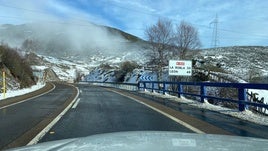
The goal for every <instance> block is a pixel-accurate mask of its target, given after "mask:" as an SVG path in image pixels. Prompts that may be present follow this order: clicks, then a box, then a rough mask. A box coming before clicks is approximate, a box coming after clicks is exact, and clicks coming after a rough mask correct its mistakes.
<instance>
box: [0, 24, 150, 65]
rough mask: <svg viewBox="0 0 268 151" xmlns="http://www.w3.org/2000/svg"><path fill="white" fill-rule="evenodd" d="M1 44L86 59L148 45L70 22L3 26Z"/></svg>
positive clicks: (101, 28)
mask: <svg viewBox="0 0 268 151" xmlns="http://www.w3.org/2000/svg"><path fill="white" fill-rule="evenodd" d="M0 41H1V42H2V43H7V44H8V45H10V46H11V47H17V48H21V49H23V50H26V51H31V52H36V53H37V54H43V55H49V56H55V57H65V58H69V57H72V58H79V59H84V60H86V59H88V58H89V57H92V55H102V56H111V54H112V55H113V56H121V55H124V54H127V53H129V52H133V51H134V52H135V51H136V52H138V51H141V50H142V49H144V47H146V45H147V43H146V41H144V40H142V39H140V38H138V37H136V36H133V35H131V34H128V33H126V32H124V31H121V30H118V29H115V28H112V27H107V26H100V25H95V24H86V25H79V24H77V25H76V24H68V23H66V24H64V23H63V24H56V23H55V24H52V23H50V24H48V23H35V24H23V25H9V24H5V25H1V26H0Z"/></svg>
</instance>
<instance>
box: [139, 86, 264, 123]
mask: <svg viewBox="0 0 268 151" xmlns="http://www.w3.org/2000/svg"><path fill="white" fill-rule="evenodd" d="M143 93H146V94H150V95H155V96H157V97H161V98H169V99H171V100H173V101H176V102H181V103H186V104H188V105H192V106H195V107H198V108H202V109H208V110H211V111H216V112H219V113H222V114H226V115H230V116H233V117H236V118H240V119H243V120H246V121H250V122H254V123H257V124H261V125H267V126H268V116H264V115H259V114H254V113H253V112H251V111H249V110H245V111H243V112H240V111H239V110H238V109H229V108H226V107H222V106H216V105H212V104H210V103H208V102H207V101H205V103H201V102H198V101H194V100H189V99H186V98H184V97H182V98H178V97H176V96H171V95H168V94H165V95H162V94H160V93H152V92H150V91H145V92H143Z"/></svg>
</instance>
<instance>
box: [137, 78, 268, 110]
mask: <svg viewBox="0 0 268 151" xmlns="http://www.w3.org/2000/svg"><path fill="white" fill-rule="evenodd" d="M172 85H173V86H174V85H176V86H177V89H178V90H177V91H172V90H170V89H168V88H169V87H170V86H172ZM183 86H196V87H200V94H194V93H189V92H183ZM206 87H224V88H236V89H237V91H238V98H237V100H233V99H227V98H220V97H215V96H209V95H207V93H206V92H207V91H206ZM145 89H148V90H151V91H152V92H153V91H154V90H156V91H161V92H162V93H163V94H165V93H166V92H171V93H176V94H178V97H181V96H182V95H190V96H196V97H200V101H201V102H202V103H204V100H205V99H216V100H220V101H228V102H233V103H237V104H238V108H239V111H244V110H245V108H246V106H247V105H250V106H255V107H262V108H266V109H268V105H267V104H261V103H255V102H249V101H247V94H246V91H247V89H264V90H268V84H251V83H211V82H202V83H201V82H200V83H199V82H157V81H140V82H139V83H138V90H145Z"/></svg>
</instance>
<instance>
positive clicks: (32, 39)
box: [0, 23, 268, 82]
mask: <svg viewBox="0 0 268 151" xmlns="http://www.w3.org/2000/svg"><path fill="white" fill-rule="evenodd" d="M0 40H1V42H2V43H8V44H9V45H10V46H11V47H17V48H20V49H21V50H22V51H26V52H28V53H29V52H31V53H33V54H36V55H37V57H39V59H37V60H39V61H30V62H32V63H33V64H32V65H40V66H48V65H49V66H50V67H57V68H58V69H55V70H58V71H60V72H65V71H66V72H65V73H64V76H63V77H64V79H66V78H67V77H68V73H71V72H67V70H69V69H74V70H75V69H76V67H75V66H76V65H78V66H79V65H81V64H83V65H85V66H86V67H85V69H86V70H88V73H89V72H91V71H92V70H93V69H94V70H96V72H102V71H100V70H98V69H97V68H98V67H99V66H100V65H102V66H105V65H109V66H110V67H111V68H112V69H109V70H107V72H109V73H112V72H111V70H117V69H118V68H119V66H120V64H121V63H122V62H125V61H135V62H137V63H138V64H139V65H143V66H144V65H145V63H146V62H147V60H148V58H147V57H146V55H145V52H148V49H149V44H148V42H146V41H144V40H142V39H140V38H138V37H136V36H133V35H131V34H128V33H126V32H123V31H121V30H118V29H115V28H112V27H107V26H100V25H95V24H86V25H79V24H70V23H62V24H59V23H55V24H53V23H38V24H37V23H32V24H23V25H7V24H6V25H1V26H0ZM189 54H190V56H189V59H190V60H193V61H194V62H195V67H194V69H195V70H196V71H197V72H199V70H201V71H202V72H206V71H209V72H210V74H211V75H212V74H213V75H217V76H220V77H226V80H227V81H233V82H240V81H253V82H254V81H257V82H260V81H264V82H265V81H267V79H268V78H267V77H268V76H267V74H268V62H267V61H266V60H267V59H268V47H260V46H240V47H238V46H235V47H221V48H216V49H204V50H201V51H191V52H190V53H189ZM50 57H51V58H56V59H58V60H57V61H56V62H53V61H55V60H56V59H49V58H50ZM40 60H43V61H40ZM59 60H61V61H59ZM63 60H65V61H63ZM66 61H67V62H69V63H66ZM34 62H35V63H34ZM48 62H49V63H48ZM64 62H65V63H66V64H65V63H64ZM70 62H71V63H70ZM61 67H63V69H61V70H59V68H61ZM78 70H79V69H78ZM84 73H85V70H83V74H84ZM91 73H94V72H91ZM144 73H146V72H144ZM58 74H59V73H58ZM135 74H136V73H135ZM150 74H151V73H150ZM95 75H98V76H102V75H101V74H95ZM106 75H110V74H106ZM130 76H131V75H130ZM145 76H146V75H145ZM150 76H153V75H150ZM71 77H72V76H71ZM95 79H96V78H95ZM97 79H98V78H97ZM110 81H112V80H110Z"/></svg>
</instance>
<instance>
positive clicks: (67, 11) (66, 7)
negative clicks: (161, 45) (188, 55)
mask: <svg viewBox="0 0 268 151" xmlns="http://www.w3.org/2000/svg"><path fill="white" fill-rule="evenodd" d="M216 14H217V15H218V38H217V39H218V43H217V45H218V46H236V45H240V46H241V45H261V46H268V1H266V0H23V1H21V0H0V24H6V23H10V24H22V23H27V22H39V21H46V22H52V21H53V22H65V21H68V22H71V23H73V24H86V23H88V22H93V23H96V24H101V25H106V26H112V27H115V28H118V29H121V30H123V31H125V32H128V33H131V34H133V35H136V36H138V37H140V38H143V39H146V37H145V35H144V30H145V29H146V27H148V26H150V25H152V24H154V23H155V22H156V21H157V20H158V18H168V19H170V20H172V22H173V23H174V25H175V24H179V23H180V22H181V21H182V20H184V21H186V22H189V23H191V24H192V25H193V26H194V27H196V28H197V29H198V31H199V36H200V40H201V42H202V47H203V48H208V47H211V46H213V45H212V41H213V40H212V39H213V38H212V32H213V27H214V26H213V24H210V23H211V22H212V21H213V20H214V19H215V16H216Z"/></svg>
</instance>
